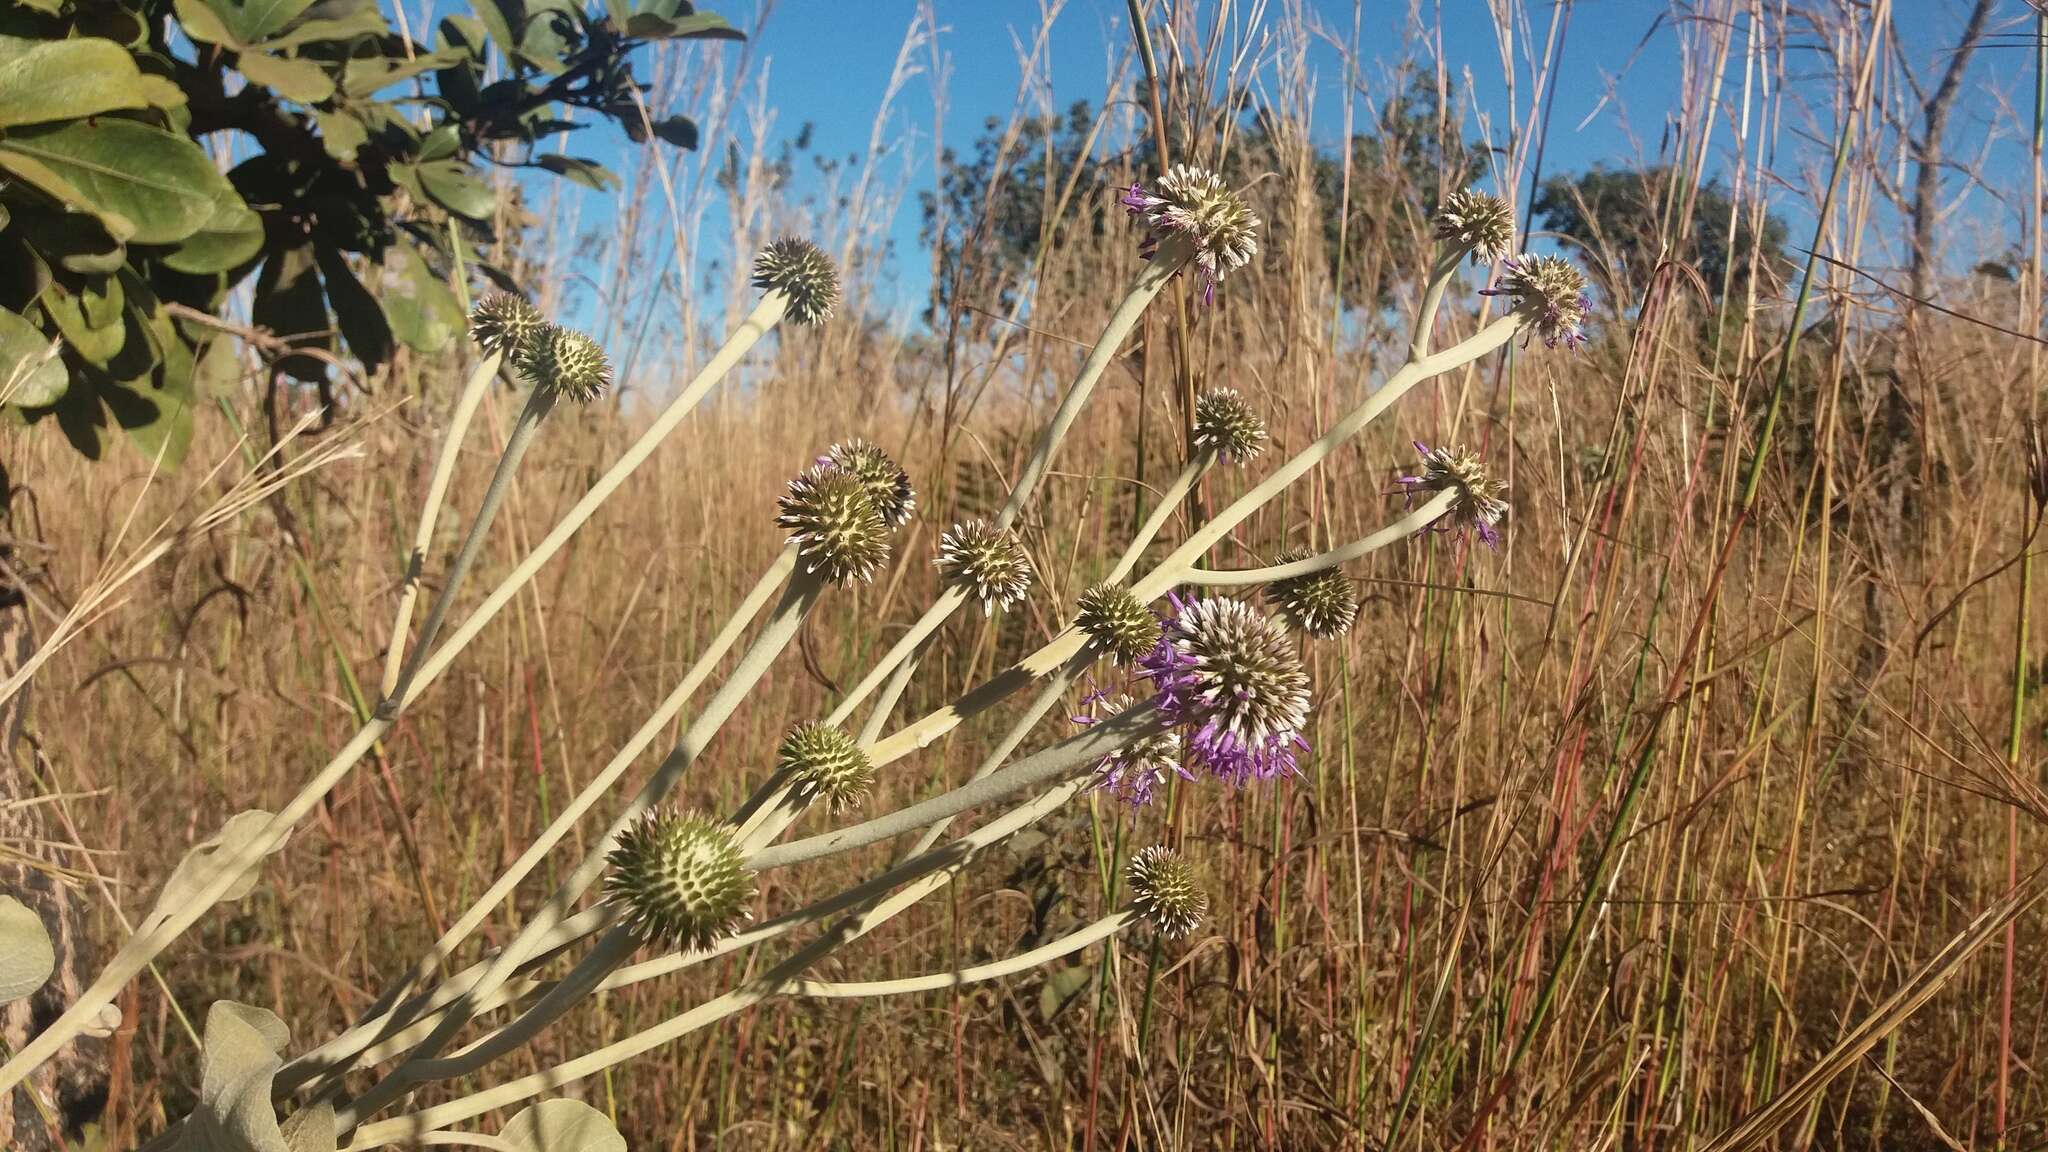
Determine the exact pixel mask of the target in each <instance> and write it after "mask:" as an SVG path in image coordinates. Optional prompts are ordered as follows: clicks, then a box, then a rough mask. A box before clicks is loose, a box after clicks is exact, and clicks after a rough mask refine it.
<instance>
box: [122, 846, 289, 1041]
mask: <svg viewBox="0 0 2048 1152" xmlns="http://www.w3.org/2000/svg"><path fill="white" fill-rule="evenodd" d="M268 823H270V813H268V812H265V811H263V810H261V809H253V810H251V811H248V812H237V813H235V814H234V815H233V816H230V817H228V822H227V823H226V824H224V825H222V826H221V830H220V831H219V832H218V833H216V834H215V835H214V836H213V837H212V838H211V839H208V840H205V841H202V842H200V843H198V844H195V845H193V846H192V848H191V850H190V851H187V852H186V853H185V857H184V859H182V860H180V861H178V866H177V867H176V868H175V869H173V870H172V871H171V878H170V879H169V880H166V881H164V890H163V892H162V893H161V894H159V895H158V896H157V898H156V907H154V908H153V909H151V910H150V913H149V915H148V916H147V917H145V918H144V919H143V921H142V925H141V926H140V927H138V928H137V929H136V930H135V931H136V934H137V935H146V934H148V933H150V932H152V931H155V930H156V928H157V926H158V925H160V924H162V923H163V922H164V921H165V920H167V919H169V918H170V916H171V914H172V913H173V912H175V911H177V910H178V909H180V908H183V907H185V906H186V905H188V904H190V903H192V901H194V900H196V899H198V898H199V894H200V893H201V892H202V891H203V890H204V889H205V888H206V886H207V885H208V884H210V883H212V882H213V881H214V880H215V879H216V878H217V877H218V876H219V874H220V869H221V868H222V867H223V866H224V865H225V864H226V862H227V861H228V860H229V859H230V858H232V857H234V856H235V855H237V854H239V853H241V852H244V851H247V850H248V849H249V848H250V847H252V846H253V845H254V844H255V843H256V839H257V835H258V834H259V833H261V832H262V831H263V826H264V825H266V824H268ZM282 847H284V841H283V840H279V841H278V842H277V843H276V844H273V845H271V846H270V848H269V849H268V850H267V851H266V852H265V855H268V854H269V853H270V852H275V851H277V850H278V849H280V848H282ZM261 878H262V869H261V868H258V867H253V866H252V867H250V868H249V869H248V870H247V871H245V872H243V873H242V874H241V875H240V876H238V877H236V879H235V882H234V883H233V884H232V885H230V886H229V887H228V889H227V891H225V892H223V893H221V897H220V898H221V900H222V901H224V902H232V901H235V900H240V899H241V898H242V897H244V896H247V895H248V894H249V893H250V892H252V891H254V890H255V888H256V881H257V880H259V879H261ZM208 1026H209V1027H211V1018H209V1021H208Z"/></svg>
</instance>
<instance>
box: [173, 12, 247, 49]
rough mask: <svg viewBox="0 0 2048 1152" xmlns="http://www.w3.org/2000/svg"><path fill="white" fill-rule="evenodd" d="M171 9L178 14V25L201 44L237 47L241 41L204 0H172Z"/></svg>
mask: <svg viewBox="0 0 2048 1152" xmlns="http://www.w3.org/2000/svg"><path fill="white" fill-rule="evenodd" d="M171 7H172V9H173V11H175V12H176V13H177V14H178V25H179V27H181V28H183V29H184V31H185V35H187V36H190V37H191V38H192V39H194V40H197V41H198V42H199V43H201V44H222V45H226V46H227V47H229V48H239V47H241V46H242V44H241V41H239V40H237V39H235V34H234V32H233V31H231V30H230V29H229V28H228V24H227V21H225V20H223V19H221V18H220V16H219V15H217V14H216V13H215V12H214V10H213V9H212V8H211V7H209V6H208V5H207V3H206V0H172V5H171Z"/></svg>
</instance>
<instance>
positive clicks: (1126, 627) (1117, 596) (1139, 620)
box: [1074, 580, 1159, 664]
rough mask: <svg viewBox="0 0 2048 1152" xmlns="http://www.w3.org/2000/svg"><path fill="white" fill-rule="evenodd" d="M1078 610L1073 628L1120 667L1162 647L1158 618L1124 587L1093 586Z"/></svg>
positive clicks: (1078, 602) (1133, 593)
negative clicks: (1153, 648) (1154, 648)
mask: <svg viewBox="0 0 2048 1152" xmlns="http://www.w3.org/2000/svg"><path fill="white" fill-rule="evenodd" d="M1076 606H1077V608H1078V611H1077V612H1076V613H1075V616H1074V626H1075V627H1077V628H1079V629H1080V630H1081V631H1082V632H1083V633H1085V634H1086V635H1087V637H1088V639H1090V640H1092V641H1094V642H1095V646H1096V648H1097V649H1099V650H1100V651H1102V652H1106V653H1108V654H1109V658H1110V659H1111V660H1114V661H1116V662H1117V663H1118V664H1129V663H1130V662H1131V661H1133V660H1136V659H1137V658H1138V657H1140V656H1143V655H1144V654H1145V653H1147V652H1150V651H1151V650H1152V646H1153V645H1155V644H1157V643H1159V617H1158V616H1155V615H1153V613H1152V609H1151V608H1149V607H1147V606H1146V604H1145V602H1144V601H1142V600H1140V599H1138V596H1137V593H1135V592H1132V591H1131V590H1130V589H1129V588H1128V587H1126V586H1124V585H1122V584H1112V583H1110V582H1109V581H1107V580H1105V581H1103V582H1102V583H1100V584H1095V585H1092V586H1090V587H1089V588H1088V590H1087V591H1085V592H1083V593H1081V596H1080V599H1079V600H1078V601H1077V602H1076Z"/></svg>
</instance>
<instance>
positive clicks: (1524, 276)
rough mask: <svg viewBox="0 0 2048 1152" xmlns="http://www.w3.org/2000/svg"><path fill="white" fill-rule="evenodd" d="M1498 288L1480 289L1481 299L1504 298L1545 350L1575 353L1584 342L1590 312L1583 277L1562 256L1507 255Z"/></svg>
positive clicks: (1589, 303)
mask: <svg viewBox="0 0 2048 1152" xmlns="http://www.w3.org/2000/svg"><path fill="white" fill-rule="evenodd" d="M1500 264H1501V267H1503V268H1505V269H1507V275H1506V276H1504V277H1502V278H1501V282H1500V284H1499V285H1498V286H1496V287H1492V288H1481V289H1480V290H1479V294H1480V295H1481V296H1507V297H1509V298H1511V299H1513V300H1514V302H1515V309H1516V311H1518V312H1521V313H1523V314H1524V315H1526V316H1527V317H1528V318H1529V319H1528V322H1529V326H1530V327H1531V328H1533V329H1535V332H1536V335H1538V336H1541V337H1542V338H1543V345H1544V347H1546V348H1555V347H1557V346H1558V345H1560V344H1562V345H1564V346H1565V347H1566V348H1569V349H1572V350H1574V351H1576V350H1577V349H1578V347H1579V346H1580V345H1581V344H1584V343H1585V342H1586V314H1587V313H1588V312H1590V311H1592V309H1593V300H1592V297H1590V296H1588V295H1587V294H1586V276H1585V273H1583V272H1580V271H1579V270H1578V268H1577V267H1576V266H1575V265H1573V264H1572V262H1571V261H1569V260H1566V259H1564V258H1563V257H1561V256H1530V255H1527V254H1524V255H1521V256H1510V257H1508V258H1507V259H1505V260H1502V261H1501V262H1500Z"/></svg>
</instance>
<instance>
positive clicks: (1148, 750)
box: [1074, 692, 1195, 807]
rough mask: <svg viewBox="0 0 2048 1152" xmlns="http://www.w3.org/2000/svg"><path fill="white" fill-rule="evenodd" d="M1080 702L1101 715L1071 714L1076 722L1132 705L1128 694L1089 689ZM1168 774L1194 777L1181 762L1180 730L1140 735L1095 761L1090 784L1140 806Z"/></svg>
mask: <svg viewBox="0 0 2048 1152" xmlns="http://www.w3.org/2000/svg"><path fill="white" fill-rule="evenodd" d="M1082 702H1083V703H1084V704H1086V705H1088V706H1089V707H1090V708H1091V709H1099V710H1100V714H1099V715H1098V714H1096V713H1094V712H1084V713H1082V714H1081V715H1079V716H1076V717H1074V723H1076V724H1097V723H1100V722H1102V721H1104V720H1107V719H1109V718H1110V717H1112V716H1115V715H1117V714H1118V713H1120V712H1122V711H1124V710H1125V709H1126V708H1129V707H1130V706H1131V698H1130V697H1129V696H1125V695H1117V696H1111V695H1110V694H1109V693H1107V692H1090V693H1089V694H1088V696H1087V697H1086V699H1084V700H1083V701H1082ZM1168 774H1172V775H1175V776H1179V777H1180V778H1181V779H1183V780H1193V779H1194V778H1195V774H1194V773H1192V772H1190V771H1188V769H1187V765H1185V764H1183V763H1182V762H1181V748H1180V733H1178V732H1175V731H1174V730H1173V729H1171V728H1168V729H1166V730H1164V731H1161V732H1154V733H1152V734H1150V735H1146V736H1140V737H1138V738H1137V739H1135V740H1132V741H1130V742H1129V743H1127V744H1125V745H1124V746H1123V747H1121V748H1118V749H1117V750H1116V751H1114V752H1111V753H1110V754H1109V755H1107V756H1104V757H1103V758H1102V759H1100V760H1098V761H1096V762H1095V781H1094V783H1093V784H1092V785H1090V786H1091V787H1093V788H1100V789H1103V790H1104V791H1107V792H1108V793H1110V794H1111V795H1112V796H1115V797H1116V798H1117V799H1119V800H1122V801H1123V802H1124V803H1126V804H1132V805H1136V806H1139V807H1143V806H1144V805H1146V804H1150V803H1151V802H1152V796H1153V794H1154V793H1156V792H1157V791H1158V790H1159V786H1160V785H1162V784H1164V783H1166V778H1167V776H1168Z"/></svg>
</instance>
